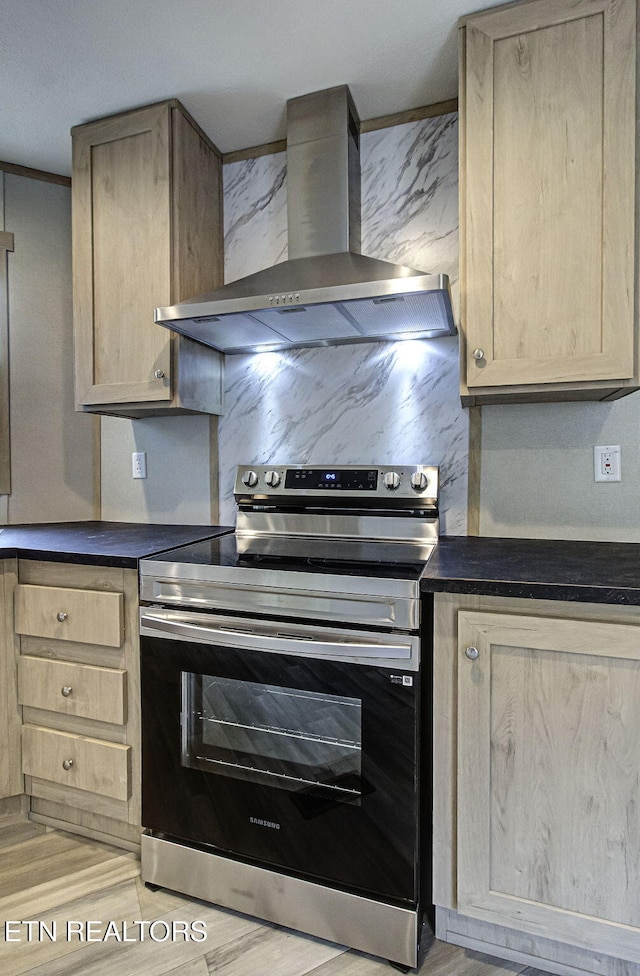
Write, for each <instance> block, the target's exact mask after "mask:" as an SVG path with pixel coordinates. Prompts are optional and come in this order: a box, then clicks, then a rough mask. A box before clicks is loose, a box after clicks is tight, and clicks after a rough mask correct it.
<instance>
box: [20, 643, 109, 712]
mask: <svg viewBox="0 0 640 976" xmlns="http://www.w3.org/2000/svg"><path fill="white" fill-rule="evenodd" d="M18 702H19V703H20V705H29V706H31V707H32V708H44V709H46V710H47V711H50V712H59V713H61V714H63V715H78V716H80V717H82V718H91V719H96V721H98V722H112V723H113V724H114V725H123V724H124V722H125V719H126V671H120V670H116V669H115V668H99V667H93V666H92V665H88V664H72V663H71V662H69V661H51V660H49V659H48V658H41V657H29V656H28V655H25V654H23V655H22V656H21V657H20V658H19V659H18Z"/></svg>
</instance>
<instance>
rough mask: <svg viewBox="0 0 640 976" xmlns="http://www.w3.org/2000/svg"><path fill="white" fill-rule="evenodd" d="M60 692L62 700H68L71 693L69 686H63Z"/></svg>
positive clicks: (71, 689)
mask: <svg viewBox="0 0 640 976" xmlns="http://www.w3.org/2000/svg"><path fill="white" fill-rule="evenodd" d="M60 691H61V692H62V697H63V698H68V697H69V695H70V694H71V692H72V691H73V688H72V687H71V685H63V686H62V688H61V689H60Z"/></svg>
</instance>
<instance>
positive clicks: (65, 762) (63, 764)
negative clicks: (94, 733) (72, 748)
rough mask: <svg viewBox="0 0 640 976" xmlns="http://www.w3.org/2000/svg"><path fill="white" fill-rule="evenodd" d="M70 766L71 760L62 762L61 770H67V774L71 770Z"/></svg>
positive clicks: (71, 764)
mask: <svg viewBox="0 0 640 976" xmlns="http://www.w3.org/2000/svg"><path fill="white" fill-rule="evenodd" d="M72 766H73V759H63V760H62V768H63V769H65V770H67V772H68V771H69V770H70V769H71V767H72Z"/></svg>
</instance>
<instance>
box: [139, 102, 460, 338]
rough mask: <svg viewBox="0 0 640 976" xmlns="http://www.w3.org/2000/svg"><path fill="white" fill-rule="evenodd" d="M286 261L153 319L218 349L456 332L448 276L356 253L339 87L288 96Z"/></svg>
mask: <svg viewBox="0 0 640 976" xmlns="http://www.w3.org/2000/svg"><path fill="white" fill-rule="evenodd" d="M287 216H288V241H289V251H288V255H289V257H288V260H287V261H283V262H281V263H280V264H276V265H274V266H273V267H271V268H267V269H266V270H264V271H259V272H257V273H256V274H253V275H249V276H247V277H245V278H241V279H239V280H238V281H235V282H231V283H229V284H227V285H225V286H224V287H223V288H219V289H217V290H216V291H213V292H210V293H208V294H205V295H199V296H196V297H195V298H192V299H190V300H189V301H186V302H181V303H180V304H178V305H172V306H168V307H166V308H157V309H156V310H155V321H156V322H157V323H158V324H159V325H163V326H165V327H166V328H169V329H171V330H173V331H174V332H180V333H181V334H182V335H186V336H189V337H190V338H192V339H196V340H197V341H198V342H202V343H203V344H204V345H207V346H211V347H213V348H214V349H218V350H220V351H221V352H224V353H246V352H260V351H264V350H278V349H296V348H300V347H305V346H327V345H340V344H342V343H352V342H379V341H381V340H392V339H422V338H436V337H441V336H450V335H454V334H455V331H456V329H455V325H454V321H453V312H452V307H451V290H450V284H449V278H448V276H447V275H444V274H425V273H424V272H422V271H417V270H416V269H415V268H408V267H405V266H404V265H398V264H393V263H392V262H389V261H380V260H377V259H374V258H370V257H366V256H365V255H362V254H361V253H360V237H361V235H360V146H359V120H358V116H357V113H356V109H355V106H354V104H353V99H352V98H351V93H350V92H349V89H348V87H347V86H346V85H341V86H338V87H336V88H330V89H328V90H325V91H320V92H313V93H311V94H308V95H303V96H301V97H299V98H292V99H290V100H289V101H288V102H287Z"/></svg>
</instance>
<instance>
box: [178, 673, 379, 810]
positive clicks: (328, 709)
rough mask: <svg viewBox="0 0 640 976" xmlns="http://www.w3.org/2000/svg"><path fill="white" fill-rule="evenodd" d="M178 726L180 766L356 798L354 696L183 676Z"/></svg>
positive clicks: (358, 726) (357, 716) (358, 714)
mask: <svg viewBox="0 0 640 976" xmlns="http://www.w3.org/2000/svg"><path fill="white" fill-rule="evenodd" d="M181 728H182V765H183V766H190V767H192V768H194V769H200V770H205V771H206V772H209V773H218V774H220V775H223V776H231V777H233V778H235V779H244V780H250V781H252V782H260V783H269V784H270V785H271V786H276V787H279V788H280V789H284V790H300V791H306V792H309V793H313V792H314V791H315V790H318V789H319V788H320V789H321V792H322V793H323V794H324V795H326V791H327V790H329V791H331V795H332V796H333V798H334V799H336V800H344V801H353V800H356V801H357V800H358V799H359V798H360V794H361V754H362V743H361V739H362V734H361V730H362V702H361V701H360V700H359V699H357V698H345V697H343V696H340V695H328V694H319V693H317V692H312V691H303V690H298V689H295V688H286V687H281V686H279V685H268V684H261V683H259V682H253V681H239V680H237V679H235V678H218V677H215V676H212V675H206V674H194V673H192V672H190V671H183V672H182V715H181Z"/></svg>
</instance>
